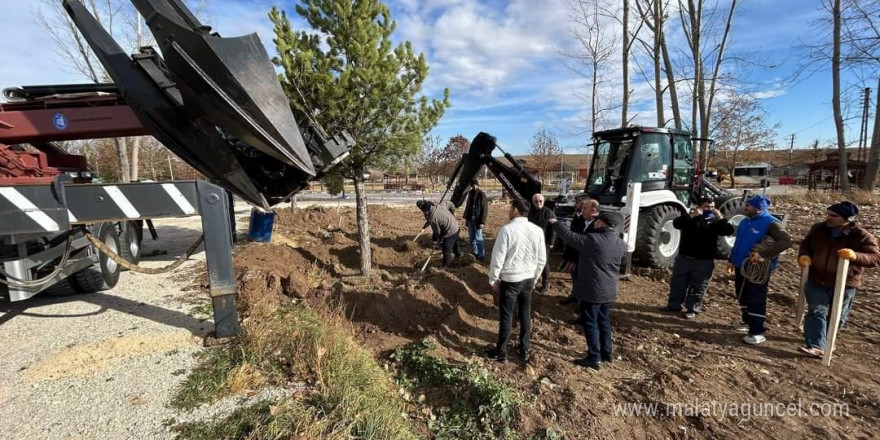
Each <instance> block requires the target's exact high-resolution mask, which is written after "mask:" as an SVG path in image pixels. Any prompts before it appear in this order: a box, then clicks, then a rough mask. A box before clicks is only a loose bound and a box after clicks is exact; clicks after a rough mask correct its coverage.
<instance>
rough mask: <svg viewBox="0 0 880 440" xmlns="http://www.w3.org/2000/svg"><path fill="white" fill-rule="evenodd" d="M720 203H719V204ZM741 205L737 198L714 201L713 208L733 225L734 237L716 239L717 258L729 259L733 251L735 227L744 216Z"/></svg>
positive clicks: (742, 204)
mask: <svg viewBox="0 0 880 440" xmlns="http://www.w3.org/2000/svg"><path fill="white" fill-rule="evenodd" d="M719 202H720V203H719ZM744 205H745V203H743V201H742V199H741V198H739V197H733V198H729V199H727V200H723V201H721V200H716V201H715V206H716V207H717V208H718V211H719V212H720V213H721V215H723V216H724V218H726V219H727V221H728V222H729V223H730V224H731V225H733V229H734V235H732V236H730V237H718V255H717V257H718V258H723V259H726V258H729V257H730V251H731V249H733V243H734V241H736V227H737V226H738V225H739V222H741V221H742V220H743V219H745V218H746V215H745V214H743V206H744Z"/></svg>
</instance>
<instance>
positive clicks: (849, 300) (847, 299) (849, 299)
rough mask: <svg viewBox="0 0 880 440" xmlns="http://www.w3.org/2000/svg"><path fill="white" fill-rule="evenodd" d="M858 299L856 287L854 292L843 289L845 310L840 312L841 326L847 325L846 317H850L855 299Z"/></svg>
mask: <svg viewBox="0 0 880 440" xmlns="http://www.w3.org/2000/svg"><path fill="white" fill-rule="evenodd" d="M855 300H856V289H855V288H853V289H852V293H849V289H846V290H844V291H843V310H841V312H840V326H841V327H843V326H844V325H846V319H847V318H849V311H850V309H852V305H853V301H855Z"/></svg>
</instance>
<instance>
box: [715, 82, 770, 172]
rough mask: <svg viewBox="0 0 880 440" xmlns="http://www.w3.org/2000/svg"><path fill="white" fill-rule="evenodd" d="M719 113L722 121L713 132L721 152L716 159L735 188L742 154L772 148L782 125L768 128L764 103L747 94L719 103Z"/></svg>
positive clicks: (716, 124) (733, 96) (734, 96)
mask: <svg viewBox="0 0 880 440" xmlns="http://www.w3.org/2000/svg"><path fill="white" fill-rule="evenodd" d="M717 113H718V121H717V122H716V123H715V126H714V127H713V131H712V133H713V136H714V138H715V139H716V140H717V143H718V150H719V153H720V154H719V156H718V157H716V160H717V161H718V162H720V163H721V165H722V166H723V167H724V168H726V169H727V171H728V173H729V175H730V187H731V188H733V187H734V186H735V185H736V178H735V176H734V174H735V170H736V166H737V165H738V163H739V160H740V159H741V155H742V153H744V152H747V151H753V150H757V149H761V148H764V147H766V146H768V145H771V144H772V142H773V139H774V138H775V137H776V128H777V127H778V125H774V126H772V127H771V126H768V124H767V116H766V112H765V111H764V109H763V107H762V106H761V103H760V101H758V100H757V99H755V98H754V97H752V96H749V95H746V94H739V93H735V92H734V93H733V94H732V96H731V97H730V98H729V99H728V100H725V101H723V102H721V103H720V104H719V106H718V112H717Z"/></svg>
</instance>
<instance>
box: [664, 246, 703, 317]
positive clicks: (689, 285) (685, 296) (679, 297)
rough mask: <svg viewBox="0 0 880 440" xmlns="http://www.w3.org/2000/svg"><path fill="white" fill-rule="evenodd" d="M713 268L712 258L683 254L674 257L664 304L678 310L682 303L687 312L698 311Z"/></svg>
mask: <svg viewBox="0 0 880 440" xmlns="http://www.w3.org/2000/svg"><path fill="white" fill-rule="evenodd" d="M713 269H715V261H714V260H702V259H697V258H691V257H686V256H684V255H679V256H677V257H675V266H674V267H673V269H672V280H671V281H670V282H669V301H668V302H667V304H666V306H667V307H669V308H670V309H674V310H679V309H681V305H682V303H684V306H685V308H687V311H688V312H694V313H700V309H701V308H702V307H703V297H704V296H705V295H706V290H707V289H708V288H709V282H710V281H712V270H713Z"/></svg>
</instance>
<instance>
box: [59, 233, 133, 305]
mask: <svg viewBox="0 0 880 440" xmlns="http://www.w3.org/2000/svg"><path fill="white" fill-rule="evenodd" d="M98 239H100V240H101V241H103V242H104V244H106V245H107V247H108V248H110V249H111V250H112V251H113V252H115V253H116V254H117V255H118V254H119V250H120V244H121V243H120V240H119V233H118V232H116V225H115V224H113V223H103V224H101V225H100V226H99V228H98ZM96 251H97V250H96ZM121 268H122V267H121V266H119V264H117V263H116V262H115V261H113V260H111V259H110V258H109V257H107V256H106V255H104V254H103V253H99V255H98V262H97V263H95V264H93V265H91V266H89V267H87V268H85V269H83V270H81V271H79V272H77V273H75V274H73V277H72V278H73V279H72V280H71V281H72V282H71V284H72V285H73V287H74V289H76V291H77V292H80V293H94V292H100V291H102V290H108V289H112V288H113V286H115V285H116V283H117V282H118V281H119V273H120V269H121Z"/></svg>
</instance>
